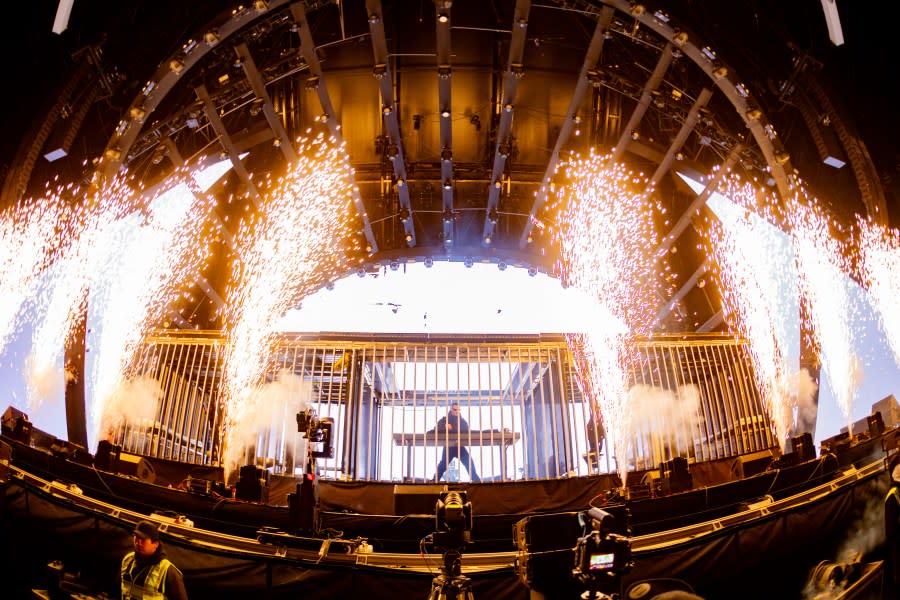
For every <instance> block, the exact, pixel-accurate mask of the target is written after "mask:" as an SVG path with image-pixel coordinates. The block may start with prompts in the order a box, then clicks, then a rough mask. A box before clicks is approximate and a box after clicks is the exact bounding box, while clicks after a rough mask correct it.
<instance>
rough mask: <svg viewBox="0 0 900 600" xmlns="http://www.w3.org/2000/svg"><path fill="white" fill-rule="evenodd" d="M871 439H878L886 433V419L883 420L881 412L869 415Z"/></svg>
mask: <svg viewBox="0 0 900 600" xmlns="http://www.w3.org/2000/svg"><path fill="white" fill-rule="evenodd" d="M868 421H869V437H876V436H879V435H881V434H882V433H884V419H882V418H881V412H875V413H874V414H871V415H869V417H868Z"/></svg>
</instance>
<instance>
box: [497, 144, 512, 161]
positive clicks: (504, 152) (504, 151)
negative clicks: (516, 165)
mask: <svg viewBox="0 0 900 600" xmlns="http://www.w3.org/2000/svg"><path fill="white" fill-rule="evenodd" d="M497 152H499V153H500V156H502V157H503V158H506V157H508V156H509V152H510V147H509V144H508V143H507V144H500V147H499V148H497Z"/></svg>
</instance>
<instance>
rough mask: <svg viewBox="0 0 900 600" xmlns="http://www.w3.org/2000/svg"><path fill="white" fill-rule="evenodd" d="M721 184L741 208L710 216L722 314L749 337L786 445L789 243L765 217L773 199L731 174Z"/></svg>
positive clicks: (793, 317)
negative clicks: (715, 217) (713, 216)
mask: <svg viewBox="0 0 900 600" xmlns="http://www.w3.org/2000/svg"><path fill="white" fill-rule="evenodd" d="M725 187H726V188H727V189H726V190H725V191H723V193H724V194H725V195H726V196H727V197H728V198H729V199H730V200H731V201H732V202H734V203H735V204H737V205H738V207H739V208H737V209H736V210H735V211H733V212H734V213H735V214H731V215H729V214H721V215H720V217H721V220H711V221H710V223H709V231H708V241H709V244H710V256H711V257H712V258H713V260H714V262H715V263H716V265H717V271H718V279H719V282H720V283H719V289H720V290H721V293H722V305H723V307H724V309H725V313H726V314H727V316H728V320H729V322H730V323H731V327H732V329H733V330H734V331H737V332H740V334H741V335H742V336H743V337H744V338H745V339H746V340H747V343H748V346H749V351H750V356H751V357H752V361H753V363H754V373H755V376H756V381H757V385H758V386H759V390H760V394H761V395H762V399H763V402H764V404H765V405H766V406H767V407H768V409H769V414H770V415H771V417H772V420H773V422H774V424H775V429H776V434H777V437H778V440H779V441H780V443H781V445H782V449H784V446H785V444H786V441H787V438H788V434H789V432H790V431H791V424H792V421H793V412H794V408H795V407H796V404H797V395H796V394H795V393H792V389H793V385H792V381H793V379H794V378H795V375H794V373H793V372H792V370H791V368H790V363H789V355H788V354H789V353H788V346H787V340H788V339H790V334H789V332H788V331H787V328H788V324H789V323H795V322H797V320H798V319H799V314H797V312H796V310H795V309H794V310H792V307H795V305H794V304H792V303H791V302H790V300H791V299H794V298H796V296H797V286H796V284H795V283H794V282H795V278H796V276H795V273H794V272H793V257H792V253H791V247H790V243H789V242H787V241H786V240H785V236H784V234H782V233H781V232H780V231H779V230H778V229H777V228H776V227H774V226H773V225H771V224H770V223H768V222H767V219H766V217H769V218H771V208H772V207H773V206H774V202H773V200H774V199H772V198H768V199H767V198H760V197H759V191H758V190H757V189H756V188H755V187H754V186H752V185H750V184H742V183H741V182H740V181H738V180H737V179H734V178H731V179H726V180H725ZM755 210H759V211H761V213H760V214H757V213H756V212H755ZM794 334H795V335H799V330H798V331H796V332H794Z"/></svg>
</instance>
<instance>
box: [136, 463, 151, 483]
mask: <svg viewBox="0 0 900 600" xmlns="http://www.w3.org/2000/svg"><path fill="white" fill-rule="evenodd" d="M134 474H135V476H137V478H138V479H140V480H141V481H143V482H144V483H154V482H155V481H156V469H154V468H153V463H151V462H150V461H149V460H147V459H146V458H143V457H142V458H139V459H138V462H137V467H135V472H134Z"/></svg>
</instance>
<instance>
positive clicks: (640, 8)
mask: <svg viewBox="0 0 900 600" xmlns="http://www.w3.org/2000/svg"><path fill="white" fill-rule="evenodd" d="M646 10H647V9H646V8H645V7H644V5H643V4H632V5H631V14H632V15H634V16H635V17H639V16H641V15H642V14H644V11H646Z"/></svg>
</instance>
